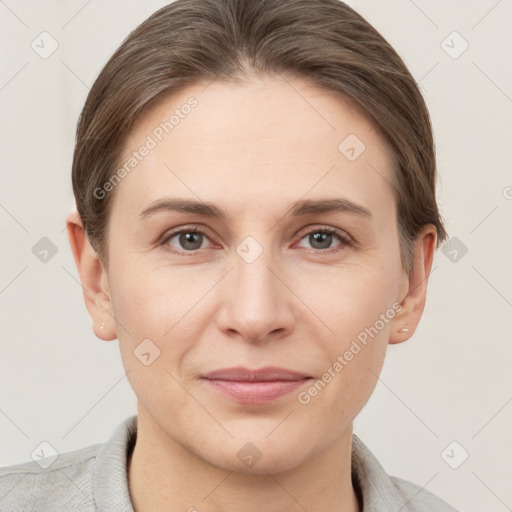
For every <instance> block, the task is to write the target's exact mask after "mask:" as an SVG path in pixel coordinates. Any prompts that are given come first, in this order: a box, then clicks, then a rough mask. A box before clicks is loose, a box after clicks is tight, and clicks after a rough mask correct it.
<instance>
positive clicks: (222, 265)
mask: <svg viewBox="0 0 512 512" xmlns="http://www.w3.org/2000/svg"><path fill="white" fill-rule="evenodd" d="M205 85H206V84H198V85H197V86H193V87H189V88H188V89H186V90H184V91H181V92H180V93H177V94H175V95H173V96H172V97H168V98H166V99H165V101H162V102H160V103H159V104H158V105H156V106H155V107H153V108H152V109H151V110H150V111H149V112H147V113H146V115H145V116H144V117H143V118H142V119H141V120H140V121H139V122H138V124H137V125H136V127H135V129H134V130H133V131H132V133H131V135H130V137H129V139H128V140H127V141H126V147H125V149H126V150H125V156H126V157H129V155H130V154H131V152H132V151H134V150H136V149H137V148H140V146H141V145H142V144H144V141H145V140H146V138H147V136H148V135H149V134H151V133H152V131H153V130H154V129H155V127H156V126H158V125H159V123H160V122H162V121H163V120H165V119H168V118H169V117H170V115H171V114H172V112H173V110H174V109H175V108H179V107H180V106H181V105H183V104H184V103H185V102H186V100H187V98H189V97H190V96H191V95H193V96H194V97H195V98H196V99H197V101H198V105H197V107H196V108H194V109H193V110H192V111H191V113H190V114H189V115H188V116H186V117H185V118H184V119H181V120H180V124H179V125H178V126H176V127H175V128H174V130H173V131H172V132H171V133H170V134H169V135H167V136H166V137H165V138H164V139H163V140H162V142H160V143H159V144H158V145H157V147H156V148H154V149H152V150H151V151H150V152H149V154H148V155H147V156H146V157H145V158H144V159H143V160H142V161H141V162H140V163H139V164H138V165H137V167H136V168H135V169H134V170H133V171H132V172H131V173H130V174H128V175H127V176H126V177H125V178H124V179H123V181H122V182H121V183H120V184H119V185H117V187H116V190H115V196H114V202H113V209H112V214H111V218H110V226H111V229H110V232H109V237H108V253H109V258H110V260H109V265H108V268H106V267H105V266H104V265H103V264H102V263H101V261H100V260H99V259H98V257H97V256H96V253H95V252H94V251H93V249H92V248H91V245H90V243H89V241H88V239H87V237H86V236H85V235H84V231H83V229H82V225H81V223H80V219H79V218H78V215H77V214H76V212H73V213H72V214H70V215H69V217H68V220H67V226H68V234H69V240H70V244H71V248H72V250H73V254H74V258H75V261H76V264H77V268H78V271H79V274H80V278H81V282H82V285H83V289H84V298H85V303H86V306H87V309H88V311H89V314H90V315H91V318H92V320H93V325H94V332H95V334H96V336H98V337H99V338H101V339H103V340H113V339H116V338H118V339H119V346H120V351H121V356H122V360H123V364H124V367H125V369H126V371H127V376H128V379H129V381H130V384H131V386H132V387H133V390H134V392H135V393H136V395H137V399H138V405H137V413H138V434H137V442H136V445H135V449H134V452H133V455H132V458H131V460H130V464H129V479H130V493H131V498H132V501H133V506H134V510H135V511H136V512H146V511H163V510H165V511H166V512H168V511H169V510H173V511H174V510H175V511H181V510H194V509H193V508H192V507H195V509H197V510H200V511H201V512H218V511H221V510H222V511H223V512H231V511H240V510H244V511H247V512H256V511H261V510H262V509H264V510H265V511H266V512H278V511H285V510H286V511H299V510H300V511H303V510H304V509H306V510H315V511H318V512H327V511H337V512H354V511H358V510H360V508H359V504H358V502H357V499H356V495H355V493H354V489H353V487H352V482H351V477H350V469H351V468H350V455H351V443H352V423H353V420H354V418H355V417H356V415H357V414H358V413H359V411H360V410H361V409H362V407H363V406H364V405H365V404H366V402H367V401H368V399H369V397H370V395H371V393H372V392H373V390H374V387H375V385H376V382H377V376H378V375H379V373H380V371H381V368H382V364H383V361H384V357H385V352H386V348H387V345H388V344H389V343H400V342H403V341H405V340H407V339H408V338H410V337H411V336H412V334H413V333H414V331H415V329H416V327H417V325H418V323H419V321H420V318H421V315H422V313H423V309H424V305H425V297H426V290H427V283H428V276H429V273H430V269H431V266H432V259H433V254H434V248H435V238H436V232H435V227H434V226H432V225H427V226H425V227H424V230H423V232H422V233H421V235H420V237H419V238H418V242H417V244H416V246H415V250H414V268H413V271H412V273H411V275H410V276H407V274H406V273H405V271H404V269H403V268H402V267H401V264H400V254H399V244H398V231H397V222H396V205H395V201H394V197H393V193H392V189H391V187H390V185H389V180H390V177H391V172H392V163H391V157H390V154H389V152H388V150H387V149H386V147H385V144H384V141H383V139H382V138H381V137H380V135H379V134H378V133H377V132H376V131H375V130H374V128H373V127H372V125H371V124H370V123H369V122H368V121H367V120H366V118H365V117H364V116H363V115H362V113H361V111H360V110H358V109H357V108H356V107H355V106H354V105H352V104H350V103H349V102H347V101H345V100H344V99H343V98H342V97H340V96H339V95H335V94H333V93H332V92H328V91H326V90H323V89H321V88H318V87H317V86H314V85H312V84H310V83H309V82H307V81H304V80H301V79H297V78H294V79H293V80H292V79H286V80H284V79H283V78H282V77H265V78H257V77H255V76H250V77H248V78H247V79H246V80H245V81H244V82H243V83H239V84H226V83H221V82H213V83H211V84H210V85H208V86H207V87H206V88H205ZM291 85H293V87H291ZM305 100H306V101H305ZM351 133H352V134H356V135H357V137H359V139H360V140H362V141H363V142H364V144H365V146H366V149H365V151H364V152H363V153H362V154H361V155H360V156H359V157H358V158H357V159H356V160H355V161H353V162H351V161H349V160H348V159H347V158H346V157H345V156H344V155H343V154H342V153H341V152H340V151H339V150H338V145H339V144H340V142H341V141H342V140H343V139H345V137H346V136H347V135H349V134H351ZM371 166H373V168H372V167H371ZM376 171H378V172H376ZM162 197H171V198H185V199H192V200H200V201H206V202H212V203H215V204H216V205H217V206H218V207H220V208H222V209H223V210H225V212H226V218H225V219H224V220H219V219H215V218H208V217H203V216H201V215H198V214H191V213H180V212H174V211H161V212H159V213H157V214H155V215H153V216H150V217H148V218H146V219H142V220H141V219H140V218H139V217H140V212H142V211H143V210H144V209H145V208H147V207H148V206H149V205H150V204H151V203H153V202H154V201H155V200H157V199H160V198H162ZM340 197H343V198H346V199H350V200H351V201H353V202H354V203H357V204H359V205H362V206H364V207H365V208H367V209H368V210H370V212H371V217H369V218H366V217H364V216H361V215H357V214H354V213H351V212H332V213H322V214H311V215H307V216H304V217H300V218H293V217H292V216H290V215H289V211H288V210H289V208H290V206H291V204H292V203H293V202H294V201H297V200H299V199H320V198H322V199H324V198H340ZM181 227H185V228H187V229H188V232H193V231H194V227H200V228H203V229H204V230H205V231H206V235H205V236H203V237H201V235H198V237H199V240H198V242H197V244H196V245H195V246H194V247H199V248H193V249H192V250H189V251H188V253H187V248H188V247H190V246H192V245H193V244H189V245H188V246H187V245H185V246H184V245H183V243H185V244H186V240H185V241H184V240H183V237H182V238H181V240H180V237H179V236H173V237H172V238H168V240H167V241H165V240H164V238H165V237H162V235H164V234H166V233H167V234H169V232H170V230H171V228H181ZM325 227H331V228H335V229H338V230H339V231H340V232H342V233H345V234H346V235H348V236H349V237H351V239H352V240H354V241H355V242H356V243H355V244H353V245H349V244H345V243H344V242H342V241H341V240H339V239H338V238H337V237H336V236H335V235H333V236H332V238H327V240H326V242H324V245H322V243H321V241H320V242H319V241H316V242H315V238H314V237H313V236H309V235H310V234H311V233H317V232H318V231H320V232H322V228H325ZM247 236H251V237H253V238H254V239H255V240H256V241H257V243H258V244H259V245H260V246H261V248H262V249H263V252H262V253H261V255H260V256H259V257H258V258H257V259H256V260H255V261H253V262H252V263H248V262H247V261H245V260H244V259H243V258H242V257H240V256H239V254H238V253H237V252H236V249H237V247H238V246H239V244H240V243H241V242H242V241H243V240H244V239H245V238H246V237H247ZM180 241H181V244H180ZM166 247H167V250H166ZM172 249H174V250H175V251H177V252H175V253H173V252H172ZM315 249H316V251H315ZM333 249H338V251H337V252H332V251H333ZM180 251H181V253H180ZM321 251H324V252H323V253H322V252H321ZM328 251H331V252H328ZM393 304H401V306H402V308H401V310H400V311H399V312H398V313H397V314H396V315H395V316H394V318H393V319H392V320H390V321H389V322H388V323H386V325H385V327H384V328H383V329H381V330H380V331H379V333H378V335H377V336H375V337H374V338H373V339H371V341H370V342H369V343H368V344H367V345H366V346H365V347H364V348H363V349H362V350H361V351H360V352H359V353H358V354H357V355H356V356H354V358H353V359H352V360H351V361H350V362H349V363H348V364H347V365H346V366H345V367H344V368H343V370H342V371H341V372H339V373H338V374H337V375H336V377H334V378H333V379H332V380H331V382H329V383H328V384H327V385H326V386H325V388H324V389H323V390H322V391H321V392H320V393H318V394H317V396H315V397H314V398H312V399H311V401H310V402H309V403H308V404H307V405H304V404H301V403H299V401H298V399H297V397H298V393H299V391H304V390H307V389H308V388H309V386H310V385H311V382H310V383H308V384H305V385H304V387H302V388H300V389H299V390H296V391H293V392H291V393H289V394H287V395H284V396H282V397H280V398H278V399H277V400H275V401H274V402H272V403H270V404H267V405H244V404H239V403H237V402H235V401H233V400H232V399H230V398H228V397H226V396H225V395H222V394H220V393H219V392H218V391H216V390H214V389H211V388H210V387H209V386H208V385H206V384H205V382H204V381H203V380H201V379H200V378H199V376H200V375H201V374H204V373H206V372H209V371H213V370H217V369H221V368H227V367H233V366H238V365H243V366H247V367H249V368H252V369H258V368H262V367H264V366H269V365H273V366H280V367H285V368H288V369H292V370H296V371H301V372H304V373H307V374H308V375H310V376H312V377H314V379H315V380H316V379H319V378H321V377H322V375H323V374H324V373H325V372H326V371H327V369H328V368H329V367H331V366H332V364H333V363H334V362H335V361H336V360H337V357H338V355H340V354H344V353H345V351H346V350H347V349H348V348H349V347H350V345H351V342H352V341H353V340H354V339H355V338H356V336H357V335H358V333H360V332H361V331H363V330H364V329H365V327H369V326H372V325H374V324H375V322H376V320H377V319H378V318H379V315H381V314H382V313H385V312H386V311H389V309H390V308H391V307H392V305H393ZM102 323H103V324H104V328H103V329H100V325H101V324H102ZM402 327H407V328H408V329H409V331H408V332H406V333H399V332H398V331H399V329H400V328H402ZM147 338H149V339H150V340H152V342H153V343H154V344H155V345H156V346H158V348H159V349H160V356H159V357H158V358H157V359H155V360H154V362H153V363H152V364H151V365H149V366H145V365H144V364H142V363H141V361H140V360H139V359H138V358H137V357H135V355H134V349H136V347H137V346H138V345H139V344H140V343H141V341H142V340H144V339H147ZM247 442H252V443H253V444H254V445H255V446H256V447H257V449H258V450H259V452H261V455H262V456H261V459H260V460H259V461H258V462H257V463H256V464H254V465H253V466H251V467H248V466H247V465H246V464H245V463H244V462H243V461H242V460H240V459H239V458H238V457H237V452H238V451H239V450H240V449H241V448H242V447H243V446H244V445H245V444H246V443H247ZM169 504H172V508H169Z"/></svg>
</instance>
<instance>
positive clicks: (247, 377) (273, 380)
mask: <svg viewBox="0 0 512 512" xmlns="http://www.w3.org/2000/svg"><path fill="white" fill-rule="evenodd" d="M202 378H203V380H204V381H205V382H206V383H207V384H208V386H209V387H210V388H211V389H213V390H215V391H216V392H219V393H221V394H222V395H224V396H227V397H228V398H230V399H231V400H235V401H236V402H238V403H241V404H246V405H257V404H268V403H270V402H273V401H275V400H277V399H278V398H281V397H283V396H285V395H287V394H289V393H291V392H292V391H294V390H296V389H298V388H299V387H301V386H303V385H304V384H305V383H306V382H308V381H309V380H310V379H311V378H312V377H310V376H309V375H307V374H305V373H301V372H296V371H293V370H288V369H286V368H278V367H275V366H267V367H265V368H261V369H259V370H250V369H248V368H243V367H237V368H225V369H222V370H216V371H214V372H210V373H207V374H206V375H203V376H202Z"/></svg>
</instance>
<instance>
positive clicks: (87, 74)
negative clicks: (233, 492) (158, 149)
mask: <svg viewBox="0 0 512 512" xmlns="http://www.w3.org/2000/svg"><path fill="white" fill-rule="evenodd" d="M166 3H167V2H164V1H156V0H151V1H149V0H148V1H145V2H135V1H134V0H131V1H126V0H123V1H121V0H110V1H108V2H99V1H98V0H92V1H91V0H89V1H78V0H77V1H69V2H64V1H60V2H59V1H52V0H45V1H39V2H36V1H35V0H32V1H28V0H27V1H23V0H20V1H15V0H5V1H2V0H0V34H1V35H0V38H1V39H0V45H1V46H0V51H1V66H0V119H1V123H2V124H1V137H0V144H1V148H0V149H1V152H0V155H1V179H2V182H1V187H0V194H1V195H0V226H1V234H2V252H1V261H0V265H1V274H0V302H1V319H0V320H1V345H0V350H1V352H0V392H1V394H0V434H1V444H0V466H6V465H10V464H15V463H18V462H24V461H27V460H30V454H31V452H32V451H33V450H34V448H35V447H36V446H38V445H39V443H40V442H41V441H48V442H49V443H50V444H52V445H53V446H54V447H55V448H56V449H57V451H58V452H65V451H70V450H75V449H78V448H82V447H84V446H87V445H90V444H95V443H101V442H103V441H105V440H106V439H107V438H108V437H109V436H110V435H111V433H112V432H113V430H114V429H115V427H116V426H117V425H118V424H119V423H120V422H121V421H122V420H123V419H124V418H126V417H127V416H129V415H131V414H135V412H136V410H135V396H134V394H133V392H132V391H131V388H130V386H129V383H128V381H127V379H126V377H125V376H124V370H123V366H122V364H121V359H120V356H119V349H118V342H117V341H112V342H103V341H100V340H98V339H97V338H96V337H95V336H94V334H93V332H92V328H91V321H90V319H89V316H88V314H87V311H86V309H85V305H84V302H83V298H82V290H81V287H80V284H79V280H78V274H77V271H76V269H75V264H74V261H73V258H72V254H71V251H70V249H69V245H68V240H67V234H66V231H65V217H66V215H67V214H68V212H69V211H71V209H72V208H73V207H74V198H73V195H72V191H71V179H70V168H71V158H72V151H73V143H74V131H75V124H76V121H77V119H78V115H79V113H80V110H81V108H82V106H83V102H84V100H85V97H86V94H87V92H88V90H89V87H90V86H91V85H92V83H93V82H94V79H95V78H96V76H97V74H98V73H99V71H100V69H101V67H102V66H103V65H104V64H105V62H106V61H107V59H108V58H109V57H110V55H111V54H112V53H113V51H114V50H115V49H116V48H117V46H118V45H119V44H120V43H121V41H122V40H123V39H124V38H125V36H126V35H127V34H128V32H129V31H130V30H131V29H133V28H135V27H136V26H137V25H138V24H139V23H140V22H141V21H143V20H144V19H145V18H146V17H147V16H149V15H150V14H151V13H152V12H153V11H155V10H156V9H157V8H159V7H161V6H163V5H164V4H166ZM351 4H352V5H353V7H354V8H355V9H356V10H357V11H358V12H360V13H361V14H362V15H363V16H364V17H366V19H367V20H368V21H369V22H370V23H372V24H373V25H374V26H375V27H376V28H377V29H378V30H379V31H381V33H382V34H383V35H384V37H386V38H387V39H388V40H389V42H390V43H391V44H392V45H393V46H394V47H395V48H396V49H397V51H398V52H399V53H400V55H401V56H402V57H403V58H404V60H405V62H406V64H407V65H408V66H409V68H410V69H411V72H412V73H413V75H414V76H415V77H416V78H417V79H418V80H419V81H420V85H421V88H422V91H423V93H424V96H425V98H426V101H427V103H428V106H429V109H430V112H431V115H432V120H433V124H434V131H435V137H436V143H437V152H438V165H439V173H440V178H439V190H438V200H439V205H440V209H441V212H442V214H443V216H444V218H445V221H446V227H447V229H448V231H449V234H450V237H452V241H451V242H450V243H451V244H456V243H459V242H457V240H455V241H453V237H455V238H457V239H459V241H460V242H461V243H463V244H464V246H465V247H467V253H466V254H464V255H462V252H461V251H460V248H457V247H456V245H451V246H446V247H444V248H443V249H444V251H445V252H446V254H445V253H443V249H440V250H438V252H437V253H436V257H435V261H434V265H433V268H434V271H433V273H432V275H431V278H430V286H429V293H428V299H427V305H426V309H425V313H424V316H423V318H422V320H421V323H420V326H419V328H418V330H417V332H416V334H415V335H414V337H413V338H412V339H411V340H409V341H407V342H406V343H403V344H399V345H395V346H390V347H389V350H388V356H387V359H386V362H385V365H384V369H383V372H382V374H381V380H380V381H379V383H378V386H377V388H376V390H375V392H374V394H373V395H372V397H371V399H370V401H369V402H368V404H367V406H366V407H365V408H364V410H363V411H362V413H361V415H360V416H359V417H358V418H357V419H356V422H355V433H356V434H358V435H359V436H360V437H361V438H362V439H363V441H364V442H365V443H366V444H367V445H368V446H369V447H370V449H371V450H372V451H373V452H374V453H375V455H376V456H377V457H378V459H379V460H380V461H381V463H382V464H383V466H384V467H385V468H386V470H387V471H388V472H389V473H391V474H393V475H396V476H400V477H402V478H405V479H407V480H411V481H414V482H416V483H418V484H419V485H421V486H425V488H427V489H429V490H430V491H432V492H434V493H435V494H438V495H439V496H441V497H443V498H444V499H445V500H446V501H448V502H450V503H451V504H453V505H454V506H456V507H457V508H460V509H461V510H464V511H466V512H481V511H482V510H485V511H486V512H489V511H496V512H501V511H506V510H512V488H511V486H510V481H511V476H512V475H511V470H510V461H511V460H512V440H511V436H510V432H511V431H512V428H511V427H512V403H511V402H512V376H511V371H510V362H511V360H512V343H511V341H512V339H511V338H512V334H511V328H510V327H511V321H510V320H511V316H512V315H511V313H512V272H511V270H510V268H511V262H512V230H511V221H512V172H511V163H512V139H511V135H512V134H511V131H512V130H511V127H510V124H511V123H510V121H511V120H512V119H511V113H512V99H511V98H512V72H511V67H510V62H511V59H510V56H511V55H512V39H511V38H510V27H511V26H512V2H511V1H510V0H500V1H496V0H489V1H488V0H480V1H474V2H467V1H462V0H457V1H450V2H445V1H441V0H436V1H426V0H416V1H415V2H413V1H412V0H387V1H385V2H383V1H379V0H359V1H354V2H351ZM43 31H47V32H49V33H50V34H51V36H52V37H53V38H54V39H55V40H56V41H57V42H58V45H59V46H58V48H57V49H56V50H55V52H54V53H53V54H52V55H50V56H49V57H48V58H46V59H43V58H41V56H40V55H39V54H38V53H37V52H36V51H34V49H32V47H31V44H32V41H34V40H35V42H36V43H37V44H39V47H38V48H39V50H38V51H39V52H42V51H43V48H42V46H44V48H45V49H46V51H47V50H48V49H49V48H51V46H50V43H51V41H50V40H49V39H46V40H45V43H44V44H43V43H41V37H47V36H40V34H41V32H43ZM454 31H456V32H458V34H460V37H459V36H458V35H456V34H455V35H454V34H452V33H453V32H454ZM461 38H463V39H461ZM464 40H465V41H467V43H468V44H469V47H468V49H467V50H466V51H464V52H463V53H462V54H461V55H460V56H458V57H457V58H453V57H454V56H456V54H458V53H459V52H460V50H462V49H463V48H464V46H463V45H464ZM443 41H445V42H444V43H443ZM445 50H446V51H445ZM447 52H448V53H447ZM449 53H451V56H450V55H449ZM42 237H48V238H49V239H50V240H51V241H52V242H53V244H55V246H56V248H57V253H56V254H55V255H54V256H53V257H51V258H49V259H48V261H47V262H46V263H43V262H41V261H40V260H39V259H38V258H36V256H35V255H34V254H33V252H32V248H33V246H34V245H35V244H36V243H37V242H38V241H39V240H40V239H41V238H42ZM454 248H455V250H457V251H458V252H457V260H456V261H452V260H453V258H454V256H455V253H454V252H453V250H454ZM450 252H451V254H450ZM452 441H457V443H459V445H460V447H458V446H457V447H455V449H453V450H452V449H449V450H448V452H447V454H445V457H444V458H443V457H442V455H441V454H442V452H443V451H444V449H445V448H446V447H447V446H448V445H449V444H450V443H452ZM462 450H465V451H467V452H468V453H469V458H468V459H467V460H466V461H465V462H464V463H463V464H462V465H461V466H460V467H459V468H458V469H452V468H451V467H450V466H449V465H448V464H447V462H446V460H449V461H450V462H451V463H452V465H454V463H455V462H457V460H458V459H459V457H461V454H462V453H463V452H462Z"/></svg>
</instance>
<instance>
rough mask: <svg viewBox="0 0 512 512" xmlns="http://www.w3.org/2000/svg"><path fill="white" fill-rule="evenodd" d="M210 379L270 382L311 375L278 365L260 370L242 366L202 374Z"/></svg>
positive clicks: (298, 378)
mask: <svg viewBox="0 0 512 512" xmlns="http://www.w3.org/2000/svg"><path fill="white" fill-rule="evenodd" d="M202 377H203V379H209V380H231V381H238V382H268V381H274V380H303V379H307V378H309V377H310V376H309V375H306V374H305V373H301V372H296V371H293V370H288V369H286V368H278V367H277V366H266V367H264V368H260V369H258V370H251V369H249V368H244V367H242V366H237V367H236V368H223V369H221V370H215V371H213V372H210V373H207V374H205V375H203V376H202Z"/></svg>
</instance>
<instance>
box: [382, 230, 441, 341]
mask: <svg viewBox="0 0 512 512" xmlns="http://www.w3.org/2000/svg"><path fill="white" fill-rule="evenodd" d="M436 240H437V233H436V228H435V226H434V225H433V224H427V225H426V226H424V227H423V230H422V231H421V234H420V236H419V237H418V239H417V241H416V243H415V246H414V256H413V268H412V271H411V275H410V276H409V277H408V278H407V276H406V281H408V291H407V295H406V296H405V298H404V299H403V301H402V302H401V306H402V309H401V310H400V311H398V312H397V314H396V315H395V317H394V318H393V322H392V324H391V334H390V336H389V341H388V343H390V344H394V343H402V342H403V341H406V340H408V339H409V338H410V337H411V336H412V335H413V334H414V332H415V331H416V328H417V327H418V324H419V322H420V319H421V316H422V315H423V310H424V309H425V302H426V297H427V285H428V278H429V277H430V270H431V268H432V262H433V259H434V251H435V248H436ZM406 284H407V283H406ZM402 296H403V295H402ZM401 329H407V331H406V332H400V331H401Z"/></svg>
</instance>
